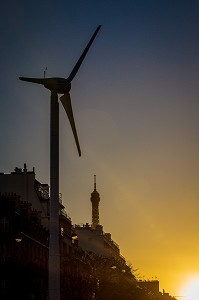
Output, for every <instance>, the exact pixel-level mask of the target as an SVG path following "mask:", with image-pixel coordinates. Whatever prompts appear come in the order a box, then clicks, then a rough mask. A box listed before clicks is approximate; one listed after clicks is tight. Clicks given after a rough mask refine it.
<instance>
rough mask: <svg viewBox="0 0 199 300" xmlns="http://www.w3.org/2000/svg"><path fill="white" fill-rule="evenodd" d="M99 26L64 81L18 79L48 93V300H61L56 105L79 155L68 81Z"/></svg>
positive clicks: (58, 79)
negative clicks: (65, 116) (48, 91)
mask: <svg viewBox="0 0 199 300" xmlns="http://www.w3.org/2000/svg"><path fill="white" fill-rule="evenodd" d="M100 27H101V25H99V26H98V27H97V28H96V30H95V32H94V34H93V35H92V37H91V39H90V41H89V42H88V44H87V46H86V48H85V49H84V51H83V52H82V54H81V56H80V58H79V59H78V61H77V63H76V64H75V66H74V68H73V69H72V71H71V73H70V75H69V76H68V77H67V78H60V77H52V78H45V77H44V78H27V77H19V79H20V80H23V81H27V82H32V83H37V84H41V85H43V86H44V87H45V88H47V89H49V90H50V91H51V97H50V99H51V107H50V108H51V109H50V227H49V230H50V241H49V271H48V272H49V278H48V279H49V280H48V286H49V290H48V293H49V300H59V299H60V250H59V103H58V94H63V95H62V96H61V97H60V100H61V103H62V105H63V107H64V109H65V111H66V114H67V116H68V119H69V122H70V125H71V128H72V131H73V135H74V138H75V142H76V146H77V150H78V153H79V156H81V149H80V145H79V140H78V136H77V131H76V126H75V121H74V116H73V110H72V104H71V98H70V93H69V92H70V89H71V82H72V80H73V79H74V78H75V76H76V74H77V72H78V70H79V68H80V66H81V64H82V62H83V60H84V58H85V56H86V54H87V52H88V50H89V48H90V47H91V45H92V43H93V41H94V39H95V37H96V35H97V33H98V31H99V30H100Z"/></svg>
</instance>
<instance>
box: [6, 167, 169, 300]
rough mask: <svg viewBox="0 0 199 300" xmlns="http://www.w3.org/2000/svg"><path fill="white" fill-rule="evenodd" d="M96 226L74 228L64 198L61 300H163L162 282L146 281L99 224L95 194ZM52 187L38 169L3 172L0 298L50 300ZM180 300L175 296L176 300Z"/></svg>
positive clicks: (94, 220) (60, 201)
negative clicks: (42, 180) (40, 178)
mask: <svg viewBox="0 0 199 300" xmlns="http://www.w3.org/2000/svg"><path fill="white" fill-rule="evenodd" d="M90 200H91V204H92V223H91V224H89V223H86V224H84V225H81V226H80V225H73V224H72V221H71V218H70V217H69V216H68V215H67V213H66V210H65V207H64V205H63V203H62V199H61V197H60V199H59V224H60V237H59V238H60V262H61V263H60V300H94V299H95V300H132V299H134V300H152V299H153V300H159V299H171V298H172V297H170V296H169V294H168V293H165V292H164V293H163V294H161V293H159V282H158V281H157V280H156V281H154V282H152V281H151V282H150V281H148V282H146V281H145V282H140V281H138V280H137V279H136V277H135V276H134V274H133V273H132V270H131V268H130V267H129V266H128V265H127V264H126V261H125V258H124V257H123V256H122V255H121V254H120V249H119V245H118V244H116V243H115V242H114V241H113V240H112V238H111V234H110V233H105V232H104V231H103V226H102V225H100V222H99V202H100V195H99V193H98V192H97V189H96V176H94V190H93V192H92V193H91V197H90ZM49 202H50V195H49V186H48V184H42V183H40V182H39V181H38V180H36V178H35V170H34V168H33V170H32V171H28V170H27V167H26V164H24V168H23V169H21V168H15V170H14V172H11V173H10V174H4V173H0V241H1V242H0V299H2V300H11V299H14V298H19V299H20V300H28V299H35V300H36V299H37V300H47V299H48V256H49V217H50V216H49ZM172 299H174V298H172Z"/></svg>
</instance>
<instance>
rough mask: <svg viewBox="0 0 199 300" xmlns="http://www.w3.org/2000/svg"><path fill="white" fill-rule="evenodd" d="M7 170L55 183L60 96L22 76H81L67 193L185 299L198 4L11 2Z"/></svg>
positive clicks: (194, 157) (193, 228)
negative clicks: (53, 100) (53, 107)
mask: <svg viewBox="0 0 199 300" xmlns="http://www.w3.org/2000/svg"><path fill="white" fill-rule="evenodd" d="M0 24H1V29H2V30H1V32H2V43H1V44H2V45H1V50H0V51H1V55H0V60H1V74H0V77H1V80H0V91H1V110H0V119H1V130H0V139H1V148H0V165H1V170H0V171H1V172H5V173H10V172H11V171H13V170H14V168H15V167H16V166H17V167H23V164H24V163H27V167H28V168H29V169H32V167H35V170H36V177H37V179H38V180H39V181H41V182H44V183H45V182H46V183H49V111H50V103H49V96H50V94H49V91H48V90H45V89H43V87H40V86H39V85H38V86H37V85H31V84H28V85H27V84H25V83H23V82H20V81H19V79H18V77H19V76H26V77H43V74H44V73H43V72H44V70H45V68H46V67H47V70H46V76H47V77H51V76H58V77H67V76H68V75H69V72H70V70H71V69H72V67H73V66H74V63H75V62H76V60H77V58H78V57H79V55H80V54H81V51H82V50H83V48H84V46H85V44H86V43H87V41H88V40H89V38H90V37H91V35H92V33H93V31H94V30H95V28H96V26H97V25H99V24H101V25H102V28H101V30H100V32H99V35H98V36H97V38H96V40H95V42H94V44H93V45H92V47H91V49H90V51H89V53H88V56H87V57H86V59H85V61H84V63H83V65H82V66H81V68H80V70H79V73H78V75H77V77H76V78H75V80H74V82H73V88H72V90H71V98H72V101H73V103H72V104H73V109H74V117H75V121H76V127H77V131H78V136H79V141H80V146H81V149H82V157H81V158H79V157H78V155H77V151H76V145H75V142H74V139H73V136H72V132H71V128H70V126H69V123H68V120H67V118H66V115H65V112H64V111H63V109H62V107H61V105H60V192H61V193H62V197H63V201H64V205H65V206H66V211H67V212H69V214H70V215H71V218H72V221H73V223H74V224H78V223H86V222H91V204H90V193H91V192H92V190H93V175H94V174H96V175H97V190H98V192H99V193H100V196H101V201H100V223H101V224H102V225H103V227H104V230H105V231H106V232H110V233H111V234H112V238H113V240H114V241H116V242H117V243H118V244H119V246H120V250H121V254H122V255H123V256H124V257H125V258H126V260H127V261H129V262H130V263H131V264H132V265H133V267H134V268H135V269H138V271H137V272H138V273H139V274H140V276H141V278H145V279H152V277H153V278H155V277H157V278H158V280H159V281H160V288H161V290H162V289H163V288H164V289H165V291H168V292H169V293H170V294H171V295H174V296H175V295H179V293H180V291H181V290H183V285H185V284H186V281H187V280H189V278H199V277H197V276H198V274H199V262H198V252H199V237H198V229H199V223H198V209H199V201H198V199H199V185H198V181H199V158H198V157H199V156H198V153H199V138H198V129H199V126H198V125H199V101H198V95H199V85H198V78H199V76H198V75H199V56H198V53H199V2H198V1H197V0H191V1H179V0H176V1H173V0H167V1H165V0H163V1H161V2H160V1H157V0H152V1H147V0H143V1H128V0H125V1H123V2H119V1H109V2H107V1H104V0H102V1H100V2H99V3H97V2H93V1H90V0H89V1H87V2H86V3H83V2H81V1H75V2H74V3H72V2H70V3H66V1H62V0H59V1H58V2H56V3H55V2H54V1H51V0H50V1H44V0H43V1H39V2H38V1H34V2H27V1H23V0H21V1H20V2H19V3H16V2H15V1H13V0H11V1H10V2H4V4H3V9H2V11H1V19H0Z"/></svg>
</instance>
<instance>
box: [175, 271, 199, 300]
mask: <svg viewBox="0 0 199 300" xmlns="http://www.w3.org/2000/svg"><path fill="white" fill-rule="evenodd" d="M179 293H180V294H179V295H180V297H182V299H185V300H198V299H199V274H196V275H192V276H190V277H189V278H188V279H187V280H186V281H185V282H184V283H183V285H182V286H181V288H180V290H179Z"/></svg>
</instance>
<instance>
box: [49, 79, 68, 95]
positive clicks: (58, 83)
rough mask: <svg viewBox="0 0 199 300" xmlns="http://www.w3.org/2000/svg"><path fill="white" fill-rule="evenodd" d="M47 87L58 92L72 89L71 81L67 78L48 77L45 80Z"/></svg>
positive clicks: (66, 91) (63, 92) (61, 92)
mask: <svg viewBox="0 0 199 300" xmlns="http://www.w3.org/2000/svg"><path fill="white" fill-rule="evenodd" d="M44 86H45V88H47V89H48V90H50V91H55V92H57V93H58V94H65V93H68V92H69V91H70V89H71V83H70V82H69V80H67V79H65V78H59V77H55V78H46V79H45V82H44Z"/></svg>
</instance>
